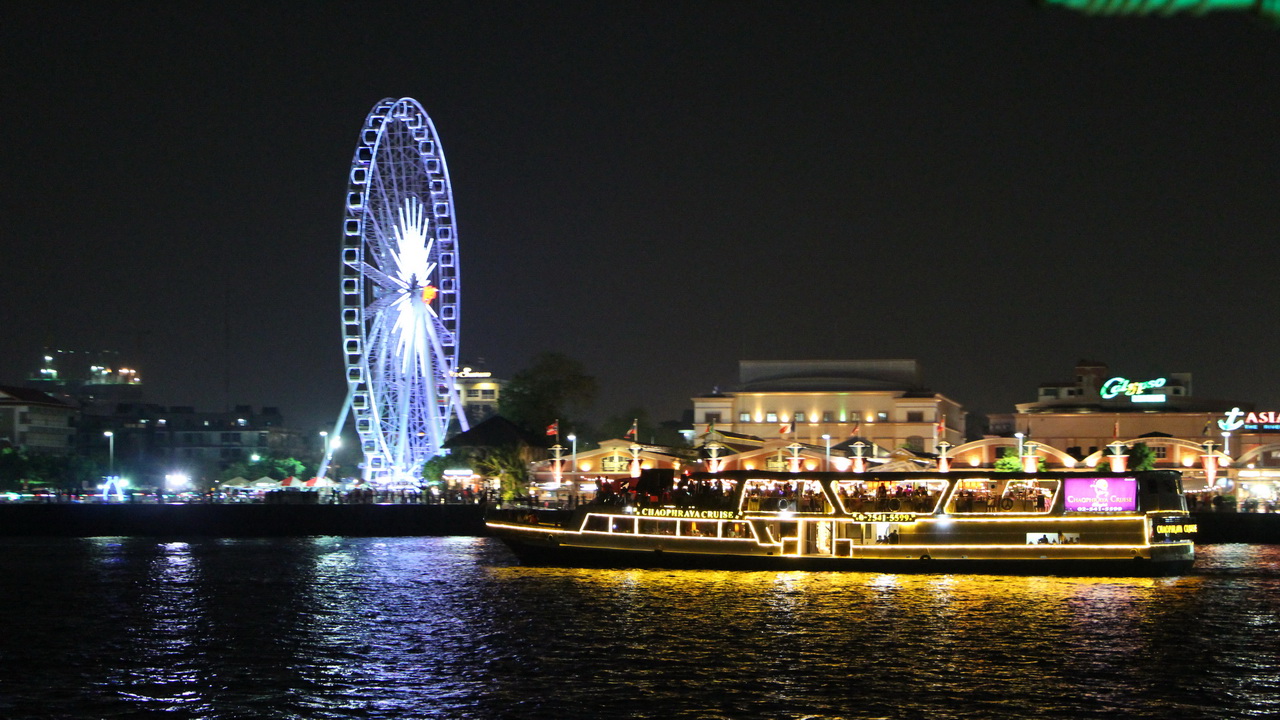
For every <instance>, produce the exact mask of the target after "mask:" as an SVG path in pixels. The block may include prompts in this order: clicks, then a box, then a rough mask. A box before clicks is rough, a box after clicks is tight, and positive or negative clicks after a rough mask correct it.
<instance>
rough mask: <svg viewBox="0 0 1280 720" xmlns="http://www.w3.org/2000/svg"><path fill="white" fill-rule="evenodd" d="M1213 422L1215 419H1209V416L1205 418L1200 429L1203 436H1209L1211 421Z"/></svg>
mask: <svg viewBox="0 0 1280 720" xmlns="http://www.w3.org/2000/svg"><path fill="white" fill-rule="evenodd" d="M1211 422H1213V420H1211V419H1209V418H1205V420H1204V427H1203V428H1201V429H1200V434H1201V435H1202V436H1208V434H1209V423H1211Z"/></svg>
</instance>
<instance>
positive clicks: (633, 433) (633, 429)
mask: <svg viewBox="0 0 1280 720" xmlns="http://www.w3.org/2000/svg"><path fill="white" fill-rule="evenodd" d="M639 422H640V421H639V420H632V421H631V429H630V430H628V431H627V434H626V435H623V436H622V437H624V438H631V439H632V440H635V439H636V424H637V423H639Z"/></svg>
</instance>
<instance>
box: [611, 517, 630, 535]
mask: <svg viewBox="0 0 1280 720" xmlns="http://www.w3.org/2000/svg"><path fill="white" fill-rule="evenodd" d="M635 531H636V519H635V518H629V517H628V518H624V517H615V518H613V523H612V525H611V526H610V532H615V533H634V532H635Z"/></svg>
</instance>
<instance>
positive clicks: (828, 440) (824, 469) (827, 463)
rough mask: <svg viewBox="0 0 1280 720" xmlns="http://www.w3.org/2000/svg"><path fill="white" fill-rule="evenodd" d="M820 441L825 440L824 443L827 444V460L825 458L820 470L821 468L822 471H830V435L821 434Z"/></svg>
mask: <svg viewBox="0 0 1280 720" xmlns="http://www.w3.org/2000/svg"><path fill="white" fill-rule="evenodd" d="M822 441H823V442H825V443H826V444H827V460H826V464H825V465H824V466H823V468H822V470H823V471H824V472H831V436H830V435H823V436H822Z"/></svg>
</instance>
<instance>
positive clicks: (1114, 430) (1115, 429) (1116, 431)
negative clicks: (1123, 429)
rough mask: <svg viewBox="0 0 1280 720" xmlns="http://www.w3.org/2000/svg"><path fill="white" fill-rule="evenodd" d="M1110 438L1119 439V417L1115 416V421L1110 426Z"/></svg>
mask: <svg viewBox="0 0 1280 720" xmlns="http://www.w3.org/2000/svg"><path fill="white" fill-rule="evenodd" d="M1111 439H1112V440H1119V439H1120V419H1119V418H1116V423H1115V425H1114V426H1113V427H1112V428H1111Z"/></svg>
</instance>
